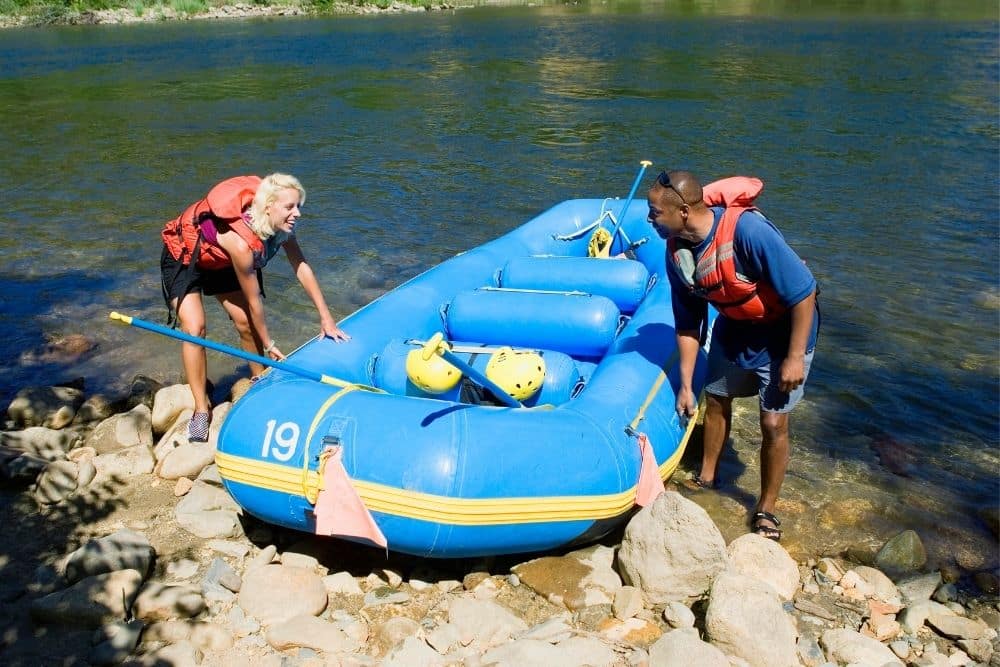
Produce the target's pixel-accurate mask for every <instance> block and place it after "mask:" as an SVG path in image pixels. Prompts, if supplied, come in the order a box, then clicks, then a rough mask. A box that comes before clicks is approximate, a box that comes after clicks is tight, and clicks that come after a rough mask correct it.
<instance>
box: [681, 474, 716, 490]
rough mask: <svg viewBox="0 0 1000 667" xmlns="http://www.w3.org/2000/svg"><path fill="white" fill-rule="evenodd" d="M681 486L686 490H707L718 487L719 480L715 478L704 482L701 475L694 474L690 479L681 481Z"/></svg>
mask: <svg viewBox="0 0 1000 667" xmlns="http://www.w3.org/2000/svg"><path fill="white" fill-rule="evenodd" d="M681 486H683V487H684V488H685V489H687V490H688V491H708V490H712V489H717V488H719V480H718V478H716V479H713V480H712V481H710V482H706V481H705V480H703V479H702V478H701V475H694V476H693V477H691V478H690V479H686V480H684V481H683V482H681Z"/></svg>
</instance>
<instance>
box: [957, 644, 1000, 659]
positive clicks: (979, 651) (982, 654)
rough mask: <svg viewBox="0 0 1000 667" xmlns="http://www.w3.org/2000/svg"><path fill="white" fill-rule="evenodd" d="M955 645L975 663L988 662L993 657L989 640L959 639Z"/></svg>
mask: <svg viewBox="0 0 1000 667" xmlns="http://www.w3.org/2000/svg"><path fill="white" fill-rule="evenodd" d="M957 643H958V645H959V646H961V647H962V650H963V651H965V652H966V653H968V654H969V657H970V658H972V659H973V660H975V661H976V662H989V661H990V658H992V657H993V643H992V642H991V641H990V640H989V639H959V640H958V642H957Z"/></svg>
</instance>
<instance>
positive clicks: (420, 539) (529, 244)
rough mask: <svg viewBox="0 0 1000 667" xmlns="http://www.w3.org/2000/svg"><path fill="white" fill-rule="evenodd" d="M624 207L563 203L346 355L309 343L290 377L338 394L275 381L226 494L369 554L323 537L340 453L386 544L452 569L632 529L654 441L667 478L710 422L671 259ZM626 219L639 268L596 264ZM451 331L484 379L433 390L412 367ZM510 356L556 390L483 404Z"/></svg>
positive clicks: (227, 461)
mask: <svg viewBox="0 0 1000 667" xmlns="http://www.w3.org/2000/svg"><path fill="white" fill-rule="evenodd" d="M627 206H628V208H627V211H624V212H621V211H620V207H622V204H621V203H620V202H619V201H618V200H616V199H605V200H601V199H580V200H571V201H566V202H563V203H561V204H558V205H556V206H554V207H553V208H551V209H550V210H548V211H545V212H544V213H542V214H541V215H539V216H537V217H535V218H534V219H532V220H530V221H529V222H527V223H526V224H524V225H522V226H521V227H519V228H517V229H515V230H513V231H511V232H510V233H508V234H506V235H504V236H502V237H500V238H498V239H496V240H493V241H491V242H488V243H486V244H484V245H482V246H480V247H478V248H475V249H473V250H470V251H468V252H465V253H463V254H460V255H458V256H456V257H453V258H451V259H449V260H447V261H445V262H442V263H441V264H439V265H438V266H435V267H434V268H432V269H430V270H428V271H426V272H425V273H423V274H421V275H419V276H417V277H415V278H413V279H412V280H410V281H408V282H407V283H405V284H403V285H401V286H400V287H398V288H396V289H394V290H392V291H391V292H389V293H387V294H385V295H383V296H382V297H380V298H379V299H377V300H375V301H373V302H372V303H370V304H368V305H367V306H365V307H363V308H361V309H360V310H358V311H357V312H355V313H354V314H352V315H350V316H349V317H347V318H346V319H345V320H343V322H341V327H342V328H343V329H344V330H345V331H347V332H348V333H349V334H350V335H351V336H352V338H351V340H350V341H349V342H346V343H335V342H333V341H331V340H328V339H314V340H312V341H310V342H308V343H306V344H305V345H303V346H302V347H300V348H299V349H298V350H296V351H295V352H294V353H293V354H291V355H289V357H288V362H289V363H292V364H294V365H295V366H297V367H300V368H306V369H310V370H311V371H315V372H316V373H320V374H322V375H323V376H324V377H326V378H332V379H334V381H333V382H332V383H323V382H317V381H315V380H310V379H306V378H303V377H300V376H299V375H296V374H292V373H289V372H287V371H282V370H279V369H273V370H271V371H269V372H268V373H266V374H265V375H264V376H263V377H262V378H261V379H260V380H259V381H258V382H256V383H255V384H254V385H253V387H252V388H251V389H250V390H249V391H248V392H247V393H246V394H245V395H244V396H243V397H242V398H241V399H240V400H239V401H237V402H236V403H235V404H234V406H233V408H232V409H231V410H230V412H229V414H228V416H227V418H226V421H225V424H224V425H223V427H222V430H221V432H220V435H219V443H218V455H217V463H218V466H219V471H220V473H221V476H222V479H223V482H224V484H225V487H226V489H227V490H228V491H229V493H230V494H231V495H232V496H233V498H234V499H235V500H236V501H237V503H239V504H240V505H241V506H242V507H243V508H244V509H245V510H246V511H247V512H249V513H250V514H252V515H254V516H255V517H257V518H259V519H261V520H262V521H265V522H267V523H271V524H277V525H281V526H285V527H289V528H293V529H298V530H302V531H307V532H311V533H316V532H322V533H325V534H336V535H342V536H346V537H347V538H348V539H354V540H356V541H361V542H365V541H366V540H365V539H364V538H361V537H357V536H355V537H351V535H352V534H353V535H357V533H351V532H350V531H349V530H344V531H339V530H337V529H336V527H335V528H334V529H333V530H329V529H328V528H324V529H323V530H321V531H318V524H317V518H316V514H317V509H318V508H317V506H316V504H317V502H324V501H323V500H322V497H323V488H324V480H325V479H326V477H325V472H324V470H323V466H324V463H325V462H326V460H327V458H328V456H327V455H328V453H329V452H331V451H337V452H338V460H339V464H342V466H343V470H344V471H346V475H347V479H348V480H349V482H350V486H351V487H352V488H353V490H354V491H356V498H360V501H361V503H363V508H367V511H368V517H369V519H370V520H373V521H374V524H375V525H377V528H378V530H379V531H380V532H381V534H382V535H383V536H384V537H385V540H386V542H387V544H388V548H389V549H391V550H394V551H398V552H403V553H409V554H415V555H420V556H429V557H438V558H450V557H465V556H480V555H492V554H508V553H520V552H531V551H539V550H547V549H552V548H556V547H562V546H568V545H572V544H578V543H584V542H587V541H591V540H594V539H597V538H598V537H600V536H602V535H604V534H606V533H607V532H609V531H611V530H612V529H614V528H615V527H616V526H618V525H620V524H621V523H622V522H623V521H624V520H625V519H626V518H627V517H628V516H629V515H630V514H631V512H632V511H633V510H634V508H635V507H636V494H637V491H638V489H639V480H640V473H641V472H642V470H644V467H643V450H644V446H643V445H644V443H645V442H648V443H649V444H650V445H651V448H648V447H647V448H646V450H645V451H647V460H646V463H647V467H646V468H645V469H646V470H649V469H650V468H649V464H650V463H652V465H654V466H655V467H653V468H652V470H654V471H656V472H658V474H659V477H660V478H662V479H666V478H667V477H669V476H670V474H671V473H672V472H673V471H674V469H675V468H676V466H677V463H678V461H679V460H680V457H681V455H682V453H683V450H684V447H685V445H686V443H687V439H688V436H689V434H690V430H691V426H692V425H693V421H694V420H692V425H687V424H681V423H680V421H679V419H678V416H677V414H676V412H675V410H674V404H675V390H676V388H677V386H678V379H677V353H676V343H675V338H674V328H673V314H672V311H671V306H670V287H669V281H668V280H666V278H665V275H664V268H665V267H664V254H665V244H664V242H663V241H662V240H661V239H660V238H659V237H658V236H656V234H655V233H653V231H652V229H651V228H650V227H649V225H648V224H647V222H646V205H645V202H644V201H635V202H631V203H630V204H628V205H627ZM619 216H620V217H621V218H622V220H621V225H620V229H619V230H617V233H615V234H614V239H613V243H612V245H611V248H610V252H611V255H612V256H614V255H616V254H619V253H621V252H622V251H624V250H628V251H629V252H628V255H629V257H626V258H612V259H601V258H593V257H588V243H589V242H590V241H591V238H592V236H593V235H594V232H595V230H598V228H603V229H605V230H607V231H608V232H611V231H615V228H616V227H617V226H618V225H617V223H618V220H617V217H619ZM605 236H607V235H605ZM438 333H441V334H443V337H444V339H445V340H446V341H448V342H449V343H452V344H453V345H454V347H453V348H451V349H452V351H451V352H449V354H451V355H455V356H456V357H458V358H460V360H461V361H462V362H463V363H464V364H465V365H466V366H468V367H470V368H471V369H472V370H473V371H476V372H477V373H474V374H471V375H470V374H469V373H466V377H465V378H464V379H463V380H462V381H461V382H458V383H457V384H456V385H455V386H454V387H453V388H450V389H448V390H447V391H444V392H443V393H436V394H431V393H428V392H426V391H424V390H422V389H420V388H419V387H418V386H417V385H416V384H414V382H413V381H411V380H410V378H409V377H408V375H407V358H408V355H409V354H410V353H411V352H413V351H414V350H427V349H429V348H428V347H427V346H425V343H426V341H428V340H430V339H432V338H434V337H435V334H438ZM508 346H509V347H510V348H513V350H524V349H527V350H532V351H535V352H536V353H537V354H538V355H540V356H541V358H542V359H543V360H544V381H543V382H542V385H541V388H540V390H538V391H536V392H535V393H534V394H533V395H531V396H530V397H528V398H525V399H524V400H523V404H521V405H519V406H518V407H511V406H509V405H504V404H502V403H499V402H498V401H491V400H482V399H483V397H484V396H485V397H486V398H487V399H488V398H489V397H490V393H489V392H485V391H475V390H476V389H477V387H476V386H474V385H476V383H475V382H471V381H470V379H469V378H470V377H481V376H483V375H488V374H487V373H486V372H485V370H486V368H487V366H488V363H489V360H490V359H492V358H493V356H494V353H496V352H497V350H498V348H501V347H508ZM425 358H426V357H425ZM702 365H703V359H700V360H699V366H698V371H697V373H696V379H697V381H698V382H699V383H700V381H701V380H700V378H701V376H702V372H703V370H702ZM700 389H701V387H700V384H699V385H698V386H696V387H695V390H696V392H699V391H700ZM506 400H507V402H508V403H509V402H510V400H509V397H507V399H506ZM513 405H517V403H516V402H515V403H514V404H513ZM648 452H652V455H653V456H654V457H655V461H652V462H650V460H649V458H648V457H649V454H648Z"/></svg>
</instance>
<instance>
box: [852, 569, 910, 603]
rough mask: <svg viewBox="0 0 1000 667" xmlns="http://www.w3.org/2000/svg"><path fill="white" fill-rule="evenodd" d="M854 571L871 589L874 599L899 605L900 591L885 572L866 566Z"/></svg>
mask: <svg viewBox="0 0 1000 667" xmlns="http://www.w3.org/2000/svg"><path fill="white" fill-rule="evenodd" d="M853 571H854V572H856V573H857V574H858V576H859V577H861V579H862V580H863V581H864V582H865V583H866V584H868V585H869V586H870V587H871V589H872V591H873V594H874V597H876V598H878V599H879V600H882V601H883V602H890V603H899V601H900V594H899V589H898V588H897V587H896V584H894V583H892V579H890V578H889V577H887V576H886V575H885V574H884V573H883V572H881V571H880V570H877V569H875V568H873V567H867V566H865V565H859V566H858V567H856V568H854V570H853Z"/></svg>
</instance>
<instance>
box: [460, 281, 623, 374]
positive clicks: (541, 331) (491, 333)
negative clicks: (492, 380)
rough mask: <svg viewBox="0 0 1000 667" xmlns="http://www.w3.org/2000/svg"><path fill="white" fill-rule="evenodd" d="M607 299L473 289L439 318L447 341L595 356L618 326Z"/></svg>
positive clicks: (606, 347)
mask: <svg viewBox="0 0 1000 667" xmlns="http://www.w3.org/2000/svg"><path fill="white" fill-rule="evenodd" d="M620 317H621V313H620V312H619V310H618V307H617V306H616V305H615V304H614V303H613V302H612V301H611V299H609V298H607V297H604V296H596V295H593V294H586V293H583V292H579V293H575V292H536V291H520V290H505V289H477V290H469V291H464V292H459V293H458V294H456V295H455V298H454V299H452V300H451V303H449V304H448V308H447V311H446V314H445V321H446V326H447V329H448V338H449V340H474V341H479V342H482V343H486V344H490V345H510V346H512V347H527V348H539V349H543V350H555V351H558V352H564V353H566V354H569V355H572V356H581V357H598V356H601V355H602V354H603V353H604V352H605V351H606V350H607V349H608V346H609V345H611V342H612V341H613V340H614V339H615V335H616V334H617V332H618V327H619V325H620V324H621V321H620Z"/></svg>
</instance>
